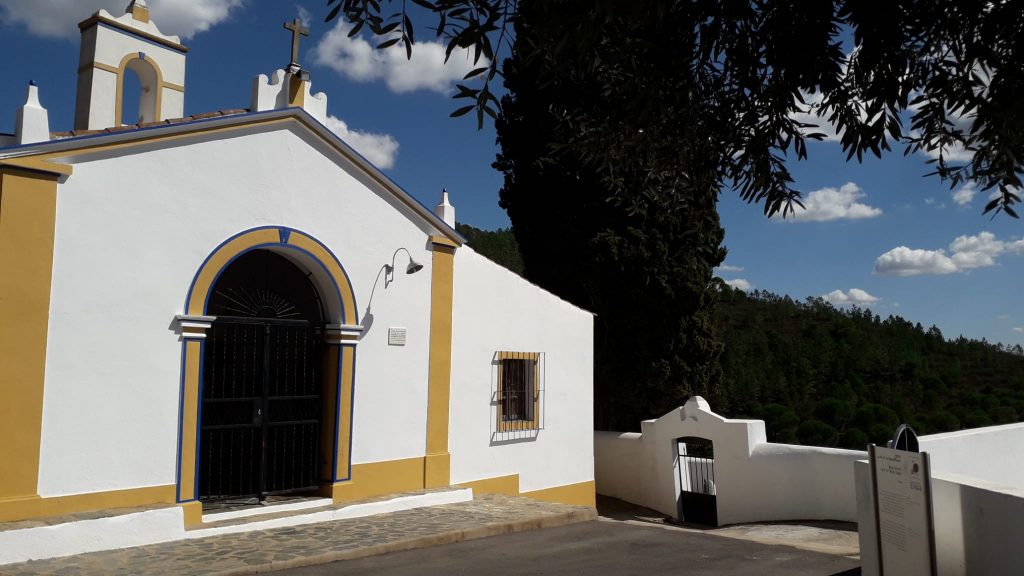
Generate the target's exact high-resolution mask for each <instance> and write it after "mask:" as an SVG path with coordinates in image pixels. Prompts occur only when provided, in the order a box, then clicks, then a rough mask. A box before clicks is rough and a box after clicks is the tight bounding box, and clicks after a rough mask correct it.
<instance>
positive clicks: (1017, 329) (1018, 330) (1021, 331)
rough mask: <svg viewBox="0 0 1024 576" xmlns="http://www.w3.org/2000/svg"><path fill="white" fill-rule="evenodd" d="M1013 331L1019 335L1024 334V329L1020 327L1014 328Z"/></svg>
mask: <svg viewBox="0 0 1024 576" xmlns="http://www.w3.org/2000/svg"><path fill="white" fill-rule="evenodd" d="M1013 331H1014V332H1017V333H1024V328H1021V327H1020V326H1014V327H1013Z"/></svg>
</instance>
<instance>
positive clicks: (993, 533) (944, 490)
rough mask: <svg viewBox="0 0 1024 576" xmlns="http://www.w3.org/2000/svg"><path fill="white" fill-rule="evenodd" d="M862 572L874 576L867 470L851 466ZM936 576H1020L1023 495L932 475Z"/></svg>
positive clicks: (863, 466)
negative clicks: (855, 498)
mask: <svg viewBox="0 0 1024 576" xmlns="http://www.w3.org/2000/svg"><path fill="white" fill-rule="evenodd" d="M856 476H857V523H858V532H859V533H860V534H859V536H860V556H861V570H862V573H863V574H864V576H877V575H878V574H879V570H878V536H877V532H876V530H875V508H874V499H873V498H872V494H871V469H870V467H869V465H868V463H867V462H866V461H860V462H857V464H856ZM932 510H933V513H934V515H935V550H936V561H937V564H938V566H937V567H938V574H939V576H961V575H962V576H968V575H969V576H986V575H1003V574H1020V573H1021V566H1024V546H1021V543H1022V542H1024V521H1022V519H1024V489H1021V488H1013V487H1010V486H1003V485H1000V484H995V483H992V482H985V481H983V480H977V479H974V478H967V477H964V476H957V475H954V474H946V473H937V474H933V475H932Z"/></svg>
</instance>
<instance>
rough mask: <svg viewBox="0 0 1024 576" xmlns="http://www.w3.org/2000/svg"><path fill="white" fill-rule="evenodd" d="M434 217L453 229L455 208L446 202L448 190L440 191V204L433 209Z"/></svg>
mask: <svg viewBox="0 0 1024 576" xmlns="http://www.w3.org/2000/svg"><path fill="white" fill-rule="evenodd" d="M434 215H435V216H437V217H438V218H440V219H441V220H444V223H445V224H447V225H449V226H451V227H452V228H455V207H454V206H452V205H451V203H450V202H448V190H447V189H442V190H441V203H440V204H438V205H437V206H435V207H434Z"/></svg>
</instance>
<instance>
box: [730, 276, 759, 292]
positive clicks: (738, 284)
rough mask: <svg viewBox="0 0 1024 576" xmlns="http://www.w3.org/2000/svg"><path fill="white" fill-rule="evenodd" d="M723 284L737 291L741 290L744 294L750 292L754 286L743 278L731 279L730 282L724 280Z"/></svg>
mask: <svg viewBox="0 0 1024 576" xmlns="http://www.w3.org/2000/svg"><path fill="white" fill-rule="evenodd" d="M725 283H726V284H728V285H729V286H732V287H733V288H735V289H737V290H743V291H744V292H750V291H751V290H752V289H753V288H754V285H753V284H751V283H750V281H748V280H745V279H743V278H733V279H732V280H726V281H725Z"/></svg>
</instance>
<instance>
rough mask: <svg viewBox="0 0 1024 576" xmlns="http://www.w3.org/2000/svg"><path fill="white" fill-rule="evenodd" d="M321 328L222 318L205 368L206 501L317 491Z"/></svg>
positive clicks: (211, 335) (202, 480) (202, 485)
mask: <svg viewBox="0 0 1024 576" xmlns="http://www.w3.org/2000/svg"><path fill="white" fill-rule="evenodd" d="M319 342H320V334H319V328H317V327H315V326H312V325H310V323H309V322H307V321H298V320H271V319H262V318H218V319H217V320H216V321H215V322H214V323H213V326H212V327H211V329H210V330H209V332H208V335H207V340H206V344H205V345H206V346H207V351H206V354H205V355H204V362H203V398H202V408H201V409H202V415H201V424H200V445H199V450H200V465H199V471H200V477H199V498H200V499H201V500H219V499H227V498H246V497H258V498H260V499H263V498H265V497H266V496H268V495H272V494H282V493H287V492H298V491H304V490H310V489H314V488H316V487H317V480H318V478H317V477H318V468H319V466H318V464H319V459H320V456H319V454H320V418H321V398H320V392H321V376H320V369H321V367H320V360H319V359H320V355H319V351H320V344H319Z"/></svg>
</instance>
